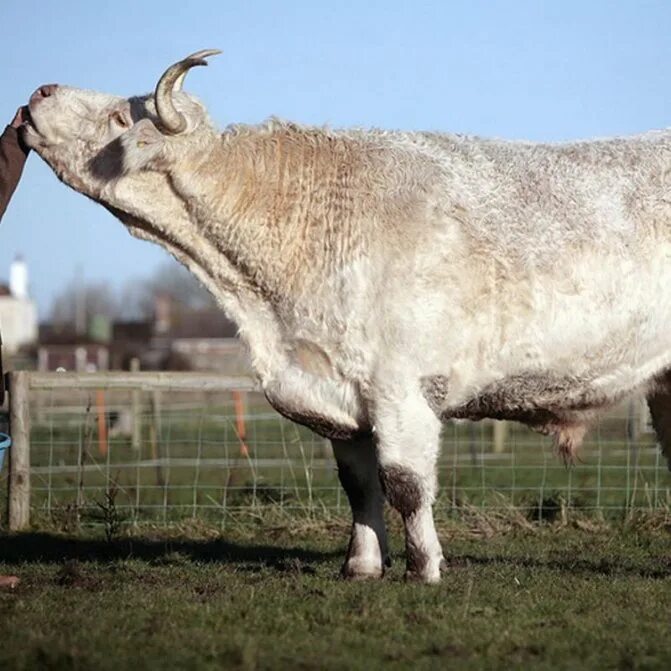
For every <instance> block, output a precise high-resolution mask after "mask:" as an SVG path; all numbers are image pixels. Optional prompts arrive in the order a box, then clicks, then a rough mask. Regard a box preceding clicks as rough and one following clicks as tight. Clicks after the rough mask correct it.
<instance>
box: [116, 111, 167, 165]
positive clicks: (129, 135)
mask: <svg viewBox="0 0 671 671" xmlns="http://www.w3.org/2000/svg"><path fill="white" fill-rule="evenodd" d="M119 141H120V143H121V147H122V152H123V166H124V172H125V173H129V172H134V171H137V170H142V169H143V168H150V167H152V162H153V161H154V160H155V159H157V158H159V157H160V154H161V150H162V148H163V146H164V143H165V136H164V135H163V134H162V133H161V132H160V131H159V130H158V128H157V127H156V126H155V125H154V123H153V122H152V121H150V120H149V119H141V120H140V121H138V122H137V123H136V124H135V125H134V126H133V127H132V128H130V129H129V130H127V131H126V132H125V133H123V134H122V135H121V136H120V137H119Z"/></svg>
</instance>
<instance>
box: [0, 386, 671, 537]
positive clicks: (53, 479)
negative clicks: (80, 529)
mask: <svg viewBox="0 0 671 671" xmlns="http://www.w3.org/2000/svg"><path fill="white" fill-rule="evenodd" d="M443 443H444V444H443V449H442V452H441V456H440V459H439V468H438V472H439V482H440V492H441V493H440V496H439V499H438V501H437V504H436V506H437V508H438V509H439V510H440V511H441V512H443V513H447V514H453V515H456V516H458V515H459V514H460V511H462V510H464V509H466V508H469V509H472V508H473V507H477V508H481V509H483V510H494V509H501V508H513V509H516V510H518V511H520V512H522V513H523V514H524V515H526V516H527V517H528V518H529V519H531V520H536V519H537V520H548V519H552V518H554V517H556V516H557V515H558V514H560V513H561V511H565V510H566V509H576V510H580V511H583V512H585V513H588V514H599V515H603V516H606V517H615V516H621V515H626V514H628V513H630V512H632V511H634V510H640V509H645V510H660V509H661V510H665V511H669V510H670V509H671V475H669V473H668V471H667V468H666V462H665V460H664V459H663V458H662V457H661V455H660V453H659V450H658V449H657V446H656V444H655V437H654V434H653V433H652V432H651V430H650V429H649V426H648V424H647V421H646V417H645V412H644V406H643V404H642V403H640V402H638V401H634V402H631V403H629V404H627V405H625V406H622V407H620V408H619V409H618V410H617V411H616V412H614V413H612V414H610V415H608V416H606V417H604V418H603V419H602V420H601V421H600V422H599V423H598V424H597V426H596V427H595V428H594V429H593V430H592V431H591V432H590V433H589V434H588V437H587V440H586V441H585V445H584V447H583V449H582V451H581V453H580V459H581V461H580V462H579V463H578V464H576V465H575V466H574V467H570V468H566V467H565V466H564V465H563V463H562V462H561V461H560V460H559V459H558V458H557V457H556V456H555V455H554V454H553V453H552V448H551V443H550V441H549V439H546V438H543V437H542V436H539V435H538V434H535V433H532V432H531V431H529V430H527V429H526V428H524V427H522V426H519V425H516V424H509V425H501V424H495V423H492V422H480V423H470V422H459V423H457V422H451V423H448V424H447V425H446V427H445V431H444V436H443ZM30 460H31V466H30V481H31V494H30V507H31V514H32V517H33V519H44V520H48V521H49V522H50V523H55V524H57V525H58V526H60V527H63V528H72V527H75V526H77V525H79V524H82V523H104V524H105V525H107V526H110V525H112V526H113V525H114V524H121V523H124V522H135V523H142V522H149V521H151V522H159V523H165V524H168V523H170V522H173V521H177V520H183V519H185V518H196V519H202V520H206V521H208V522H218V523H220V524H221V525H225V524H226V522H227V520H228V519H229V518H230V517H231V516H233V515H236V514H238V513H240V512H247V513H250V512H251V513H260V512H261V511H263V510H267V509H268V506H272V507H273V508H274V509H279V510H281V511H283V512H285V513H287V514H292V515H293V514H296V515H299V514H312V513H315V512H317V511H324V510H328V511H339V512H342V513H346V512H347V511H348V509H349V508H348V503H347V499H346V496H345V494H344V492H343V491H342V489H341V487H340V485H339V482H338V477H337V470H336V466H335V461H334V459H333V455H332V452H331V448H330V444H329V442H328V441H326V440H324V439H322V438H320V437H318V436H316V435H315V434H313V433H311V432H310V431H309V430H307V429H305V428H303V427H300V426H298V425H296V424H293V423H292V422H289V421H287V420H285V419H283V418H282V417H280V416H279V415H278V414H277V413H276V412H275V411H274V410H272V408H271V407H270V406H269V405H268V404H267V402H266V401H265V399H264V398H263V396H262V395H261V394H259V393H257V392H251V391H243V390H232V391H226V392H221V391H214V392H212V391H205V392H203V391H170V392H166V391H159V390H147V389H146V388H145V389H124V390H115V389H111V390H110V389H108V390H102V389H100V390H94V389H91V390H87V389H82V388H77V387H73V388H71V389H50V390H47V391H36V390H33V391H31V393H30ZM5 472H6V469H5ZM3 478H5V479H4V480H2V482H0V484H1V485H2V486H1V487H0V491H2V492H3V496H4V495H5V494H4V492H6V486H5V484H6V475H3Z"/></svg>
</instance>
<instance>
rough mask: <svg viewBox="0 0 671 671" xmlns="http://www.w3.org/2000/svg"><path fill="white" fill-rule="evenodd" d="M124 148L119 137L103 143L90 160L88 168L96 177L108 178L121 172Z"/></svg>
mask: <svg viewBox="0 0 671 671" xmlns="http://www.w3.org/2000/svg"><path fill="white" fill-rule="evenodd" d="M123 153H124V148H123V145H122V143H121V139H120V138H116V139H114V140H112V141H111V142H110V143H108V144H107V145H105V146H104V147H103V148H102V149H101V150H100V151H99V152H98V153H97V154H96V155H95V156H94V157H93V158H92V159H91V160H90V161H89V170H90V171H91V174H92V175H93V176H94V177H95V178H96V179H102V180H105V181H107V180H110V179H116V178H118V177H121V175H122V174H123Z"/></svg>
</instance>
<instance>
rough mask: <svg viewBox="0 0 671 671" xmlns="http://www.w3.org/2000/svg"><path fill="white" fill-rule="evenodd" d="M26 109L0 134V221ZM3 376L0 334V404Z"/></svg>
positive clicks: (19, 167) (17, 162)
mask: <svg viewBox="0 0 671 671" xmlns="http://www.w3.org/2000/svg"><path fill="white" fill-rule="evenodd" d="M27 114H28V109H27V108H26V107H19V109H18V110H17V111H16V115H15V116H14V118H13V119H12V121H11V122H10V124H9V125H8V126H7V128H5V130H4V132H3V134H2V135H0V221H1V220H2V217H3V215H4V214H5V210H6V209H7V205H9V201H10V200H11V198H12V195H13V194H14V191H15V190H16V187H17V185H18V183H19V180H20V179H21V174H22V173H23V166H24V165H25V163H26V159H27V158H28V152H29V151H30V149H29V148H28V147H26V145H25V144H24V143H23V142H22V140H21V135H20V132H19V128H20V126H21V124H22V123H24V122H25V121H26V120H27ZM4 396H5V378H4V374H3V372H2V336H1V334H0V404H2V403H3V402H4ZM18 583H19V578H17V577H16V576H13V575H0V588H2V587H9V588H10V589H13V588H14V587H16V585H17V584H18Z"/></svg>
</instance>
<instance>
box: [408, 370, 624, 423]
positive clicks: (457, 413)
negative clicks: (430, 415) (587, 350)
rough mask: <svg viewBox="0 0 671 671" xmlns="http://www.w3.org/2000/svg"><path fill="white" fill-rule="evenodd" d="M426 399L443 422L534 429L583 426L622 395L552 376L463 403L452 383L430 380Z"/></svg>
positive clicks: (512, 379) (507, 381)
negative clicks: (497, 422)
mask: <svg viewBox="0 0 671 671" xmlns="http://www.w3.org/2000/svg"><path fill="white" fill-rule="evenodd" d="M421 385H422V391H423V393H424V396H425V398H426V400H427V402H428V403H429V405H430V406H431V408H432V410H433V411H434V412H435V413H436V415H437V416H438V417H440V419H442V420H443V421H447V420H449V419H470V420H480V419H485V418H489V419H505V420H511V421H518V422H523V423H525V424H529V425H531V426H534V427H541V426H548V425H559V424H565V423H567V422H579V421H582V418H583V417H584V416H585V415H587V414H589V413H591V412H593V411H596V410H601V409H604V408H606V407H609V406H611V405H613V404H614V403H616V402H617V401H618V400H620V399H621V398H622V396H623V395H624V392H622V391H619V392H617V393H611V394H609V393H606V392H604V391H603V390H600V389H598V388H597V387H595V386H594V384H593V383H592V382H591V381H589V380H586V379H581V378H577V377H571V376H566V377H561V376H558V375H556V374H554V373H537V372H534V373H530V372H527V373H520V374H516V375H510V376H508V377H504V378H502V379H499V380H497V381H495V382H491V383H489V384H487V385H485V386H484V387H482V388H481V389H479V390H477V391H476V392H475V393H474V394H472V395H471V396H470V397H468V398H466V399H465V400H462V401H459V402H456V403H453V402H451V401H450V395H449V389H450V383H449V379H448V378H447V377H445V376H441V375H436V376H428V377H425V378H423V379H422V381H421Z"/></svg>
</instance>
